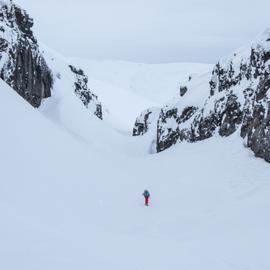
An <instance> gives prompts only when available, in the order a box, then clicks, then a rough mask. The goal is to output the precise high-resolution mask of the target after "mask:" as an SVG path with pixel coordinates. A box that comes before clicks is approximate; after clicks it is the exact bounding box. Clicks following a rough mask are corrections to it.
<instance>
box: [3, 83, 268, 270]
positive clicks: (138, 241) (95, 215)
mask: <svg viewBox="0 0 270 270" xmlns="http://www.w3.org/2000/svg"><path fill="white" fill-rule="evenodd" d="M0 88H1V91H0V122H1V134H0V149H1V151H0V161H1V170H0V212H1V222H0V239H1V241H0V269H5V270H17V269H20V270H36V269H39V270H47V269H50V270H60V269H65V270H74V269H96V270H105V269H106V270H107V269H117V270H138V269H140V270H144V269H147V270H149V269H155V270H164V269H188V270H202V269H207V270H219V269H220V270H223V269H224V270H228V269H229V270H230V269H231V270H242V269H256V270H261V269H262V270H266V269H269V268H270V260H269V255H268V253H269V252H268V250H269V248H270V244H269V243H270V234H269V227H270V218H269V207H270V199H269V198H270V196H269V195H270V182H269V172H270V169H269V164H267V163H265V162H264V161H262V160H259V159H255V158H254V157H253V155H252V154H251V152H249V151H248V150H246V149H244V148H243V147H242V146H241V143H240V142H239V135H237V136H236V135H235V136H232V137H230V138H227V139H221V138H217V137H215V138H213V139H212V140H208V141H204V142H199V143H196V144H186V143H183V144H181V145H178V146H176V147H175V148H173V149H169V150H168V151H166V152H163V153H161V154H159V155H145V154H144V153H143V152H142V153H140V152H139V150H138V148H139V147H140V145H142V144H143V141H142V140H143V138H144V137H142V138H139V140H136V141H135V140H134V141H133V143H132V142H130V141H129V140H130V137H128V136H126V135H123V134H121V133H116V132H114V131H112V129H111V128H109V127H108V128H107V127H104V124H103V125H101V123H103V122H101V121H99V120H98V119H96V118H94V117H93V119H92V118H91V117H90V118H88V119H89V120H88V121H89V122H88V123H89V124H90V123H91V125H90V127H91V129H92V131H93V132H94V134H95V137H94V136H92V137H90V139H88V140H84V139H82V138H80V137H78V136H77V135H78V134H79V132H82V134H90V132H89V131H88V130H87V129H88V126H87V125H85V124H86V123H87V122H86V121H87V120H86V119H85V118H82V117H77V118H76V119H73V120H74V122H76V123H72V120H69V121H70V122H69V123H67V124H68V125H66V123H65V122H63V119H67V118H68V116H70V117H71V116H72V115H71V114H72V112H70V113H69V114H68V110H66V111H64V110H62V109H61V110H60V112H61V114H60V116H61V117H60V118H59V119H60V120H61V121H59V122H57V121H54V122H51V121H49V120H48V119H47V118H45V117H44V116H43V114H41V113H40V112H39V111H38V110H35V109H33V108H31V107H30V105H28V104H27V103H26V102H25V101H24V100H23V99H21V98H20V97H18V96H17V94H16V93H15V92H14V91H13V90H11V89H10V88H9V87H8V86H6V85H5V84H4V83H3V82H2V81H0ZM53 102H57V99H56V98H55V100H54V101H53ZM72 102H73V101H72ZM66 104H68V103H66ZM72 106H73V105H72ZM57 108H61V106H60V107H57ZM74 108H75V107H74ZM76 113H78V111H76ZM84 113H85V114H86V112H84V111H83V112H81V114H79V115H78V116H82V115H83V114H84ZM55 115H56V114H54V113H52V115H51V117H49V116H48V115H46V116H47V117H48V118H49V119H50V120H51V119H52V116H53V117H54V116H55ZM87 115H88V114H87ZM66 121H67V120H66ZM77 122H78V123H77ZM72 125H74V126H72ZM67 126H69V127H72V130H73V131H72V130H69V129H67ZM105 126H106V125H105ZM78 127H79V128H78ZM76 128H78V129H77V130H76ZM74 130H75V131H76V132H78V133H77V135H75V134H74ZM105 130H106V132H105ZM76 132H75V133H76ZM99 136H101V137H102V138H101V139H100V138H99ZM99 139H100V140H103V141H104V140H105V139H107V141H104V144H105V146H104V145H102V144H101V143H99ZM132 139H134V138H132ZM91 141H92V144H91V143H90V142H91ZM95 142H96V144H95ZM117 145H125V146H128V145H129V148H127V149H124V150H125V152H123V151H124V150H123V149H119V151H118V150H117V147H116V146H117ZM130 145H132V147H131V146H130ZM122 150H123V151H122ZM123 153H124V154H123ZM221 155H222V156H221ZM145 188H148V189H149V190H150V192H151V195H152V197H151V201H150V202H151V205H150V207H149V208H145V207H144V206H143V198H142V196H141V193H142V192H143V190H144V189H145Z"/></svg>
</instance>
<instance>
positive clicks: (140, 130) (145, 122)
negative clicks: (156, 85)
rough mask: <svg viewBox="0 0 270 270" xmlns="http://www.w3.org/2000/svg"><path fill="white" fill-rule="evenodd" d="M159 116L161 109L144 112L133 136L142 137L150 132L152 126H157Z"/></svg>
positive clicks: (136, 123) (139, 118)
mask: <svg viewBox="0 0 270 270" xmlns="http://www.w3.org/2000/svg"><path fill="white" fill-rule="evenodd" d="M158 115H159V109H158V108H155V107H153V108H151V109H147V110H145V111H143V112H142V113H141V114H140V116H139V117H137V119H136V122H135V126H134V128H133V136H141V135H144V134H145V133H146V132H148V130H149V128H150V126H151V125H156V124H157V120H158Z"/></svg>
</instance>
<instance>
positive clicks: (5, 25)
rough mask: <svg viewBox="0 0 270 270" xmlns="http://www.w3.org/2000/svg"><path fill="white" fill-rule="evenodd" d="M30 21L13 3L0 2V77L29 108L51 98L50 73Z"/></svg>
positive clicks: (51, 84)
mask: <svg viewBox="0 0 270 270" xmlns="http://www.w3.org/2000/svg"><path fill="white" fill-rule="evenodd" d="M32 27H33V19H32V18H30V17H29V15H28V14H27V12H26V11H24V10H22V9H21V8H20V7H18V6H16V5H15V4H13V2H12V1H1V2H0V77H1V79H3V80H4V81H5V82H6V83H8V84H9V85H10V86H11V87H12V88H13V89H14V90H15V91H16V92H18V94H19V95H21V96H22V97H23V98H24V99H26V100H27V101H28V102H29V103H30V104H31V105H32V106H34V107H39V106H40V104H41V100H42V99H43V98H47V97H50V96H51V89H52V86H53V79H52V74H51V71H50V69H49V67H48V66H47V64H46V61H45V59H44V57H43V56H42V53H41V52H40V49H39V45H38V42H37V40H36V38H35V37H34V35H33V32H32Z"/></svg>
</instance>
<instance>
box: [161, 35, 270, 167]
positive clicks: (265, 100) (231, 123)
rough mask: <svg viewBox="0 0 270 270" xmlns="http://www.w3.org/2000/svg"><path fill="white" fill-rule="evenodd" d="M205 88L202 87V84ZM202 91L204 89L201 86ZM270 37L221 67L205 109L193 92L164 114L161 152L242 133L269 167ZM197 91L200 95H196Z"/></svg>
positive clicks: (214, 76) (211, 83)
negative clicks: (180, 145)
mask: <svg viewBox="0 0 270 270" xmlns="http://www.w3.org/2000/svg"><path fill="white" fill-rule="evenodd" d="M197 85H200V82H199V81H198V82H197ZM202 85H203V83H202ZM269 89H270V31H269V30H268V31H266V32H265V33H264V34H263V35H262V36H260V38H259V39H258V40H257V41H256V42H254V43H253V44H252V46H249V47H247V48H245V49H242V50H241V51H238V52H235V53H234V54H233V55H232V56H231V57H229V58H228V59H224V60H222V61H220V62H219V63H217V64H216V65H215V67H214V69H213V72H212V74H211V77H210V78H209V84H208V87H207V88H206V89H203V87H202V89H201V92H205V93H206V95H205V98H204V100H203V102H202V103H201V105H198V103H197V102H193V101H192V99H190V97H189V92H192V91H195V90H194V89H192V88H190V87H188V93H185V95H184V96H183V97H181V98H180V99H179V100H178V101H177V102H176V103H175V104H170V105H167V106H165V107H164V108H162V109H161V110H160V114H159V117H158V122H157V126H156V128H157V144H156V150H157V152H160V151H163V150H165V149H167V148H169V147H171V146H172V145H174V144H176V143H178V142H181V141H184V140H185V141H188V142H196V141H200V140H204V139H207V138H210V137H212V136H213V135H214V134H219V135H220V136H222V137H227V136H230V135H231V134H233V133H235V132H236V131H239V133H240V135H241V137H242V138H243V139H245V141H246V145H247V147H249V148H250V149H252V151H253V152H254V153H255V155H256V156H257V157H261V158H263V159H265V160H266V161H268V162H270V91H269ZM196 90H198V89H196Z"/></svg>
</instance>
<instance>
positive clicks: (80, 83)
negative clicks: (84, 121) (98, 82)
mask: <svg viewBox="0 0 270 270" xmlns="http://www.w3.org/2000/svg"><path fill="white" fill-rule="evenodd" d="M69 67H70V69H71V71H72V72H73V73H74V74H75V77H76V79H75V83H74V88H75V93H76V95H77V96H78V97H79V99H80V100H81V101H82V103H83V104H84V106H85V107H86V108H87V109H89V110H90V111H91V112H92V113H93V114H94V115H96V116H97V117H98V118H99V119H101V120H102V106H101V103H100V102H99V101H98V97H97V96H96V95H95V94H93V93H92V92H91V90H90V89H89V87H88V77H87V76H86V75H85V74H84V71H83V70H82V69H78V68H76V67H74V66H72V65H70V66H69Z"/></svg>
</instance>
